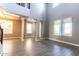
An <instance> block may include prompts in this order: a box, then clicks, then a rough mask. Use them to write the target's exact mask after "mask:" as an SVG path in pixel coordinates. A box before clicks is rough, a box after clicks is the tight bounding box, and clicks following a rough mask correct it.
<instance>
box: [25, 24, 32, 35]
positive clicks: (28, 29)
mask: <svg viewBox="0 0 79 59" xmlns="http://www.w3.org/2000/svg"><path fill="white" fill-rule="evenodd" d="M26 29H27V33H29V34H30V33H32V23H27V26H26Z"/></svg>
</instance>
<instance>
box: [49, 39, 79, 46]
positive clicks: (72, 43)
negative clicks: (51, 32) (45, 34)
mask: <svg viewBox="0 0 79 59" xmlns="http://www.w3.org/2000/svg"><path fill="white" fill-rule="evenodd" d="M48 39H49V40H53V41H57V42H60V43H65V44H69V45H73V46H76V47H79V45H78V44H74V43H70V42H65V41H61V40H57V39H53V38H48Z"/></svg>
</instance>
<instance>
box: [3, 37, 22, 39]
mask: <svg viewBox="0 0 79 59" xmlns="http://www.w3.org/2000/svg"><path fill="white" fill-rule="evenodd" d="M3 39H21V37H7V38H3Z"/></svg>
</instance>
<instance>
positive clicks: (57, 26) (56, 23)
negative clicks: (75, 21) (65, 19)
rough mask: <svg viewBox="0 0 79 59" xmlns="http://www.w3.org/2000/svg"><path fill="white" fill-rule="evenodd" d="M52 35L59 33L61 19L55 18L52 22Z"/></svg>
mask: <svg viewBox="0 0 79 59" xmlns="http://www.w3.org/2000/svg"><path fill="white" fill-rule="evenodd" d="M54 35H61V21H60V20H56V21H55V22H54Z"/></svg>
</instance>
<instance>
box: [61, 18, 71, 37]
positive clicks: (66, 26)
mask: <svg viewBox="0 0 79 59" xmlns="http://www.w3.org/2000/svg"><path fill="white" fill-rule="evenodd" d="M62 26H63V29H62V35H64V36H72V19H71V18H66V19H64V20H63V24H62Z"/></svg>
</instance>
